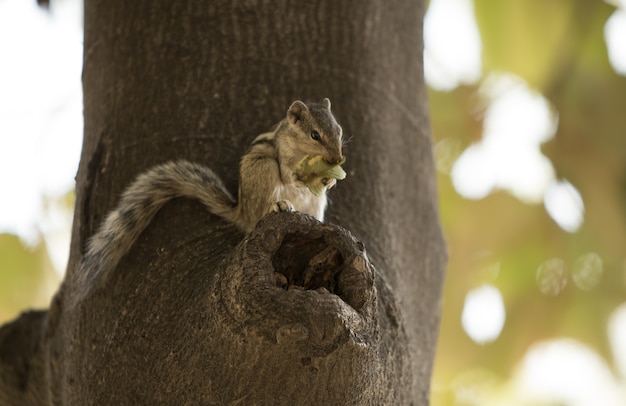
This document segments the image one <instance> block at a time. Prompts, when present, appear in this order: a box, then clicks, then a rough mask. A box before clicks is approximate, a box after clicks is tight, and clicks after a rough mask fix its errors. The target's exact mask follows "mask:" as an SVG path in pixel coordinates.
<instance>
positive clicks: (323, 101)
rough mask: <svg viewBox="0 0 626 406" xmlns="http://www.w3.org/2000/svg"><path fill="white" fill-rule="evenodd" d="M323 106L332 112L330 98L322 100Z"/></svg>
mask: <svg viewBox="0 0 626 406" xmlns="http://www.w3.org/2000/svg"><path fill="white" fill-rule="evenodd" d="M322 106H324V107H326V109H327V110H328V111H330V100H329V99H328V98H325V99H324V100H322Z"/></svg>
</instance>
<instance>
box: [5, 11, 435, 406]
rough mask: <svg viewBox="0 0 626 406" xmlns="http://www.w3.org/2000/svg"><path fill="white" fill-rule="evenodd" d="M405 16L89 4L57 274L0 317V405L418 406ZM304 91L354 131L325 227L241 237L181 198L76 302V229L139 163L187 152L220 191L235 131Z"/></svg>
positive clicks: (421, 139) (422, 365) (421, 100)
mask: <svg viewBox="0 0 626 406" xmlns="http://www.w3.org/2000/svg"><path fill="white" fill-rule="evenodd" d="M422 17H423V2H422V1H414V0H392V1H381V0H350V1H348V0H346V1H341V2H337V1H330V0H327V1H316V2H308V3H302V2H285V1H270V0H242V1H236V2H230V1H213V2H209V1H202V0H186V1H178V2H169V3H163V2H160V3H156V2H150V1H146V0H138V1H134V2H123V1H121V0H112V1H109V2H101V1H95V0H88V1H86V3H85V58H84V72H83V86H84V103H85V141H84V145H83V152H82V157H81V163H80V168H79V172H78V177H77V188H76V208H75V219H74V225H73V238H72V245H71V254H70V263H69V266H68V273H67V276H66V280H65V281H64V283H63V286H62V288H61V289H60V291H59V293H58V294H57V296H56V297H55V299H54V300H53V302H52V304H51V308H50V310H49V311H48V312H32V313H27V314H24V315H22V316H21V317H20V318H19V319H17V320H16V321H15V322H13V323H11V324H8V325H6V326H4V327H3V328H2V329H1V330H0V403H1V404H16V405H17V404H20V405H21V404H26V405H28V404H32V405H35V404H55V405H62V404H67V405H70V404H72V405H73V404H81V405H83V404H84V405H89V404H181V405H182V404H216V405H224V404H285V405H291V404H316V405H318V404H337V405H339V404H342V405H344V404H359V405H367V404H371V405H381V404H389V405H396V404H415V405H425V404H428V392H429V383H430V374H431V369H432V363H433V357H434V351H435V343H436V338H437V330H438V319H439V304H440V291H441V285H442V278H443V273H444V267H445V245H444V242H443V238H442V233H441V230H440V227H439V224H438V212H437V206H436V187H435V176H434V166H433V159H432V154H431V142H430V136H429V122H428V117H427V106H426V92H425V86H424V81H423V67H422V32H421V21H422ZM323 97H329V98H330V99H331V101H332V103H333V111H334V112H335V115H336V117H337V118H338V120H339V122H340V123H341V124H342V126H343V128H344V134H345V135H346V136H348V137H352V138H353V139H352V142H351V143H350V144H349V145H348V146H347V148H346V150H345V151H344V152H345V155H346V156H347V158H348V161H347V163H346V164H345V165H344V167H345V168H346V169H347V172H348V178H347V179H346V180H344V181H342V182H340V184H339V185H338V187H337V188H336V189H334V190H333V191H332V192H331V199H332V202H331V205H330V207H329V209H328V211H327V224H325V225H322V224H320V223H319V222H317V221H316V220H314V219H312V218H310V217H307V216H304V215H300V214H288V213H279V214H274V215H270V216H268V217H266V219H264V220H263V221H261V222H260V224H259V225H258V226H257V228H256V230H255V231H253V232H252V233H251V234H249V235H247V236H244V235H242V234H241V233H240V232H238V231H237V230H236V229H235V227H234V226H232V225H230V224H227V223H226V222H225V221H223V220H221V219H219V218H217V217H215V216H213V215H211V214H209V213H207V211H206V210H205V209H204V208H203V207H202V206H201V205H200V204H199V203H197V202H193V201H189V200H184V199H178V200H175V201H173V202H172V203H170V204H168V205H167V206H166V207H165V208H164V209H162V210H161V211H160V212H159V213H158V214H157V216H156V218H155V219H154V221H153V223H152V224H151V225H150V226H149V227H148V228H147V229H146V230H145V232H144V233H143V234H142V235H141V237H140V238H139V241H138V242H137V243H136V244H135V246H134V247H133V248H132V249H131V251H130V252H129V254H128V255H127V256H126V257H125V258H124V259H123V260H122V262H121V263H120V264H119V266H118V267H117V268H116V269H115V270H114V271H113V272H114V273H113V274H112V275H111V276H110V277H109V278H107V280H106V285H105V286H99V287H98V288H97V289H96V290H94V291H93V292H92V293H91V294H90V295H88V296H86V297H84V298H81V299H76V298H77V296H76V291H77V290H78V288H79V286H77V283H78V282H76V281H78V280H80V278H77V277H76V275H77V273H79V272H81V268H80V260H81V256H82V254H83V247H84V245H85V242H86V240H87V238H88V237H89V236H90V235H92V234H93V233H94V232H95V230H96V228H97V227H98V225H99V224H100V222H101V221H102V220H103V218H104V216H105V215H106V213H107V212H108V211H109V210H111V209H112V208H113V206H114V205H115V204H116V202H117V199H118V196H119V195H120V193H121V192H122V190H123V189H124V188H125V187H126V186H127V185H128V184H129V183H130V182H131V181H132V179H133V178H134V177H135V176H136V175H137V174H139V173H140V172H142V171H144V170H145V169H147V168H149V167H151V166H153V165H156V164H159V163H163V162H165V161H167V160H171V159H183V158H184V159H187V160H191V161H196V162H200V163H203V164H205V165H207V166H209V167H211V168H212V169H213V170H214V171H215V172H216V173H217V174H218V175H220V176H221V177H222V178H223V179H224V181H225V183H226V185H227V186H228V187H229V188H230V189H231V191H232V192H233V194H235V193H234V192H235V191H236V183H237V175H238V173H237V172H238V171H237V168H238V159H239V157H240V156H241V155H242V154H243V153H244V152H245V150H246V149H247V145H248V144H249V143H250V141H251V140H252V139H253V138H254V137H255V136H256V135H257V134H259V133H261V132H263V131H266V130H267V129H268V128H269V127H271V125H272V124H274V123H275V122H277V121H278V120H280V119H281V118H283V117H284V113H285V112H286V109H287V107H288V106H289V104H290V103H291V102H292V101H293V100H295V99H302V100H313V101H319V100H321V99H322V98H323ZM235 195H236V194H235ZM329 223H332V224H337V225H338V226H335V225H332V224H329ZM348 230H349V231H348ZM284 279H286V280H287V281H288V283H286V284H285V283H284ZM281 281H282V282H281ZM291 285H295V286H291Z"/></svg>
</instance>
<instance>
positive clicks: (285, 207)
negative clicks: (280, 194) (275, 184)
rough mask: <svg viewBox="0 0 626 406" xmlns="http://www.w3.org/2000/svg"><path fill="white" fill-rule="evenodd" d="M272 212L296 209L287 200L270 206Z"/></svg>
mask: <svg viewBox="0 0 626 406" xmlns="http://www.w3.org/2000/svg"><path fill="white" fill-rule="evenodd" d="M272 211H275V212H279V211H296V209H295V208H294V207H293V203H291V202H290V201H289V200H279V201H277V202H276V203H274V204H273V205H272Z"/></svg>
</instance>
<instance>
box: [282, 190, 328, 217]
mask: <svg viewBox="0 0 626 406" xmlns="http://www.w3.org/2000/svg"><path fill="white" fill-rule="evenodd" d="M273 197H274V201H280V200H289V201H290V202H291V203H292V204H293V207H294V208H295V209H296V211H299V212H301V213H306V214H309V215H311V216H313V217H315V218H317V219H318V220H319V221H324V211H325V210H326V202H327V201H326V193H322V194H321V195H320V196H315V195H314V194H313V193H311V191H310V190H309V189H308V188H306V187H297V186H295V185H280V186H277V187H276V188H275V189H274V196H273Z"/></svg>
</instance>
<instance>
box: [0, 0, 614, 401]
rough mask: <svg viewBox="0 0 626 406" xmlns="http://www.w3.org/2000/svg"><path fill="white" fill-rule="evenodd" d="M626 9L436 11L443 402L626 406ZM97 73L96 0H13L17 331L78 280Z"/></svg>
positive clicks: (1, 202)
mask: <svg viewBox="0 0 626 406" xmlns="http://www.w3.org/2000/svg"><path fill="white" fill-rule="evenodd" d="M625 9H626V1H625V0H614V1H608V0H607V1H602V0H499V1H493V0H473V1H472V0H432V1H430V2H429V8H428V13H427V15H426V19H425V22H424V23H425V32H424V36H425V47H426V49H425V53H424V60H425V69H426V80H427V82H428V85H429V97H430V108H431V120H432V129H433V137H434V140H435V156H436V162H437V170H438V184H439V193H440V206H441V217H442V223H443V226H444V229H445V233H446V236H447V240H448V244H449V251H450V263H449V268H448V273H447V277H446V284H445V287H444V300H443V315H442V320H441V332H440V339H439V345H438V351H437V355H436V362H435V371H434V377H433V382H432V393H431V398H432V404H433V405H434V406H448V405H481V406H482V405H514V406H515V405H568V406H570V405H571V406H578V405H581V406H582V405H589V406H592V405H593V406H597V405H600V406H607V405H608V406H613V405H615V406H618V405H626V11H625ZM81 63H82V6H81V3H80V2H79V1H77V0H56V1H54V0H53V1H52V2H51V4H50V6H49V8H48V9H42V8H41V7H38V6H37V4H36V1H35V0H0V323H4V322H6V321H8V320H10V319H12V318H14V317H15V316H16V315H18V314H19V312H21V311H23V310H25V309H28V308H33V307H34V308H44V307H47V305H48V302H49V300H50V297H51V295H52V294H53V293H54V291H55V290H56V289H57V287H58V284H59V283H60V281H61V279H62V275H63V272H64V267H65V262H66V261H67V255H68V247H69V236H70V224H71V216H72V209H73V191H72V188H73V182H74V175H75V172H76V168H77V166H78V157H79V153H80V147H81V142H82V95H81V84H80V74H81Z"/></svg>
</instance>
